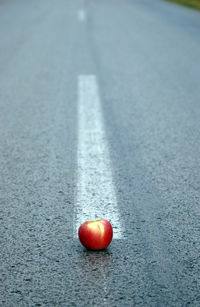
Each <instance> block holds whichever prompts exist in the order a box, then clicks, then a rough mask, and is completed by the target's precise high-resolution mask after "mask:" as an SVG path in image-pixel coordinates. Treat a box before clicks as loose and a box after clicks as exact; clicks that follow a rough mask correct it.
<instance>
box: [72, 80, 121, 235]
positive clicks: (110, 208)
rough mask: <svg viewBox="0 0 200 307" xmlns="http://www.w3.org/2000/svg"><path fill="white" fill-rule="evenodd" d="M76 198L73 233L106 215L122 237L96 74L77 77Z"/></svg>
mask: <svg viewBox="0 0 200 307" xmlns="http://www.w3.org/2000/svg"><path fill="white" fill-rule="evenodd" d="M77 164H78V165H77V166H78V171H77V172H78V173H77V199H76V210H77V215H76V220H75V223H74V225H75V226H74V237H77V234H78V228H79V226H80V225H81V224H82V223H83V222H85V221H87V220H96V219H99V218H105V219H107V220H109V221H110V222H111V224H112V225H113V232H114V236H113V238H114V239H121V238H122V227H121V224H120V216H119V211H118V206H117V197H116V193H115V188H114V184H113V179H112V168H111V162H110V154H109V147H108V142H107V139H106V134H105V130H104V124H103V118H102V111H101V102H100V97H99V90H98V84H97V79H96V76H95V75H79V77H78V150H77Z"/></svg>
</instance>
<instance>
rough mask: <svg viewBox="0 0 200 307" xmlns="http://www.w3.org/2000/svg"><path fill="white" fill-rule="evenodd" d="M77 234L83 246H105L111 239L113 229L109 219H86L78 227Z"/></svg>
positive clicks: (95, 247) (100, 247) (102, 247)
mask: <svg viewBox="0 0 200 307" xmlns="http://www.w3.org/2000/svg"><path fill="white" fill-rule="evenodd" d="M78 236H79V239H80V241H81V243H82V245H83V246H85V247H86V248H88V249H91V250H101V249H104V248H106V247H107V246H108V245H109V244H110V243H111V241H112V237H113V229H112V225H111V224H110V222H109V221H107V220H105V219H100V220H97V221H87V222H85V223H83V224H81V226H80V227H79V230H78Z"/></svg>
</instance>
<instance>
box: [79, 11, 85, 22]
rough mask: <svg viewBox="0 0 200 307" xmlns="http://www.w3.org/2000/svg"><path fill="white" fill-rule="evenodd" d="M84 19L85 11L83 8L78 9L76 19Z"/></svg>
mask: <svg viewBox="0 0 200 307" xmlns="http://www.w3.org/2000/svg"><path fill="white" fill-rule="evenodd" d="M85 20H86V11H85V10H84V9H80V10H79V11H78V21H80V22H83V21H85Z"/></svg>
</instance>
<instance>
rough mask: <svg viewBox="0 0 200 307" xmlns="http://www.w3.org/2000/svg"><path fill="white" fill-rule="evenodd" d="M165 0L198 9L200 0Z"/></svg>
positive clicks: (199, 8)
mask: <svg viewBox="0 0 200 307" xmlns="http://www.w3.org/2000/svg"><path fill="white" fill-rule="evenodd" d="M167 1H170V2H174V3H178V4H182V5H185V6H188V7H190V8H193V9H196V10H200V0H167Z"/></svg>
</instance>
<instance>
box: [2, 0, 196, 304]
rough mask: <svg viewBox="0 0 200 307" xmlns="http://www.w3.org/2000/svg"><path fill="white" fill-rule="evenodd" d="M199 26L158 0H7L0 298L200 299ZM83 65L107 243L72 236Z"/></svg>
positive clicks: (78, 300)
mask: <svg viewBox="0 0 200 307" xmlns="http://www.w3.org/2000/svg"><path fill="white" fill-rule="evenodd" d="M79 9H84V10H85V11H86V12H87V19H86V21H83V22H80V21H78V19H77V11H78V10H79ZM199 32H200V15H199V13H198V12H196V11H193V10H190V9H187V8H185V7H181V6H177V5H174V4H171V3H168V2H165V1H162V0H109V1H108V0H101V1H97V0H85V1H81V0H76V1H74V0H68V1H65V0H58V1H53V0H44V1H40V0H35V1H31V0H19V1H14V0H7V1H0V204H1V217H0V222H1V223H0V230H1V249H0V255H1V280H0V305H1V306H6V307H11V306H13V307H15V306H161V307H165V306H200V239H199V238H200V88H199V81H200V56H199V55H200V36H199ZM79 74H95V75H96V76H97V79H98V82H99V88H100V95H101V103H102V109H103V117H104V124H105V128H106V134H107V137H108V142H109V149H110V153H111V157H112V161H111V163H112V172H113V179H114V184H115V189H116V193H117V200H118V208H119V212H120V216H121V222H122V225H123V227H124V234H123V236H124V239H123V240H115V239H113V242H112V243H111V245H110V247H109V248H108V249H107V250H105V251H102V252H89V251H87V250H86V249H84V248H83V247H82V246H81V245H80V243H79V242H78V240H76V239H74V238H73V224H74V220H75V219H76V214H75V212H76V202H75V199H76V189H77V137H78V135H77V134H78V128H77V76H78V75H79ZM97 189H98V187H97Z"/></svg>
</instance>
